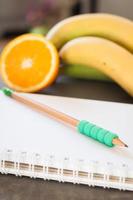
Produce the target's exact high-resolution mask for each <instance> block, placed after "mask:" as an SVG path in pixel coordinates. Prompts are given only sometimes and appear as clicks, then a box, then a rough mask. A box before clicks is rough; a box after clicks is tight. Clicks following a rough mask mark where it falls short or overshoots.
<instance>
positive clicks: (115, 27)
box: [46, 13, 133, 52]
mask: <svg viewBox="0 0 133 200" xmlns="http://www.w3.org/2000/svg"><path fill="white" fill-rule="evenodd" d="M81 36H98V37H103V38H106V39H109V40H112V41H115V42H116V43H118V44H120V45H122V46H124V47H125V48H127V49H128V50H130V51H131V52H133V22H132V21H130V20H128V19H126V18H123V17H119V16H115V15H111V14H100V13H98V14H82V15H77V16H74V17H70V18H67V19H65V20H63V21H61V22H59V23H57V24H56V25H55V26H54V27H53V28H52V29H51V30H50V31H49V32H48V34H47V36H46V37H47V39H49V40H51V41H52V42H53V43H54V44H55V46H56V47H57V48H58V49H59V48H60V47H62V46H63V45H64V44H65V43H66V42H67V41H69V40H71V39H74V38H77V37H81Z"/></svg>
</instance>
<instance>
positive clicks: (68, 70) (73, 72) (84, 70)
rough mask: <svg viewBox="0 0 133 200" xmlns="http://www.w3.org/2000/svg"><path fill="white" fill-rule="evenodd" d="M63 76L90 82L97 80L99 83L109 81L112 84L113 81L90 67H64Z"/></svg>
mask: <svg viewBox="0 0 133 200" xmlns="http://www.w3.org/2000/svg"><path fill="white" fill-rule="evenodd" d="M60 74H61V75H67V76H70V77H74V78H82V79H90V80H97V81H108V82H111V81H112V80H111V79H110V78H109V77H107V76H106V75H105V74H103V73H102V72H101V71H99V70H97V69H95V68H93V67H88V66H86V65H79V64H76V65H63V66H62V67H61V68H60Z"/></svg>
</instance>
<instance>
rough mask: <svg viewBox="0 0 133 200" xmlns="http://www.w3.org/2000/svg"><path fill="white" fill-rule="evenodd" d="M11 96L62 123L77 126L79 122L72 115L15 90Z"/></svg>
mask: <svg viewBox="0 0 133 200" xmlns="http://www.w3.org/2000/svg"><path fill="white" fill-rule="evenodd" d="M12 97H13V98H14V99H15V100H17V101H19V102H21V103H23V104H25V105H27V106H30V107H31V108H32V109H35V110H37V111H39V112H41V113H42V114H45V115H46V114H47V115H49V116H50V117H52V118H54V119H57V120H59V121H61V122H63V123H67V124H68V125H70V126H73V127H75V128H76V127H77V124H78V123H79V120H77V119H75V118H73V117H70V116H69V115H66V114H64V113H62V112H59V111H57V110H55V109H53V108H50V107H49V106H47V105H45V104H41V103H39V102H36V101H34V100H32V99H29V98H25V97H23V96H22V95H21V94H18V93H16V92H13V94H12Z"/></svg>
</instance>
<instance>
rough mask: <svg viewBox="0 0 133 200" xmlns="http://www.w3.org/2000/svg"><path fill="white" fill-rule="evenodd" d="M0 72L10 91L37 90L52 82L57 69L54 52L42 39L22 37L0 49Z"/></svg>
mask: <svg viewBox="0 0 133 200" xmlns="http://www.w3.org/2000/svg"><path fill="white" fill-rule="evenodd" d="M0 69H1V76H2V78H3V80H4V81H5V83H6V84H7V85H8V86H9V87H10V88H12V89H14V90H16V91H21V92H34V91H38V90H40V89H42V88H45V87H47V86H48V85H50V84H51V83H52V82H53V81H54V80H55V78H56V76H57V74H58V69H59V56H58V52H57V50H56V48H55V47H54V45H53V44H52V43H51V42H50V41H48V40H47V39H45V38H44V37H43V36H41V35H37V34H25V35H22V36H19V37H17V38H16V39H14V40H12V41H11V42H10V43H9V44H7V46H6V47H5V48H4V50H3V51H2V54H1V59H0Z"/></svg>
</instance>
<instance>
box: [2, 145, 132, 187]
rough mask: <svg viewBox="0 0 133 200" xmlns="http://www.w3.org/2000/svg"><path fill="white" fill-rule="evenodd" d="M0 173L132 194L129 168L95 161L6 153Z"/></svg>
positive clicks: (35, 154) (3, 156) (8, 151)
mask: <svg viewBox="0 0 133 200" xmlns="http://www.w3.org/2000/svg"><path fill="white" fill-rule="evenodd" d="M114 169H115V173H114V171H113V170H114ZM0 172H1V173H2V174H15V175H16V176H29V177H31V178H43V179H44V180H57V181H59V182H72V183H74V184H80V183H81V184H86V185H89V186H95V185H96V186H102V187H104V188H106V187H107V188H119V189H120V190H125V189H128V190H133V178H127V177H128V173H129V168H128V166H127V165H125V164H122V165H121V166H120V167H119V168H116V166H114V164H113V163H109V162H108V163H104V164H103V163H100V162H97V161H95V160H92V161H87V160H82V159H77V160H72V159H71V158H69V157H65V158H63V159H57V158H56V157H55V156H54V155H44V156H42V155H40V154H38V153H32V154H29V153H27V152H18V153H17V154H16V153H14V152H13V151H12V150H10V149H8V150H3V151H1V153H0ZM116 173H117V175H116Z"/></svg>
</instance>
